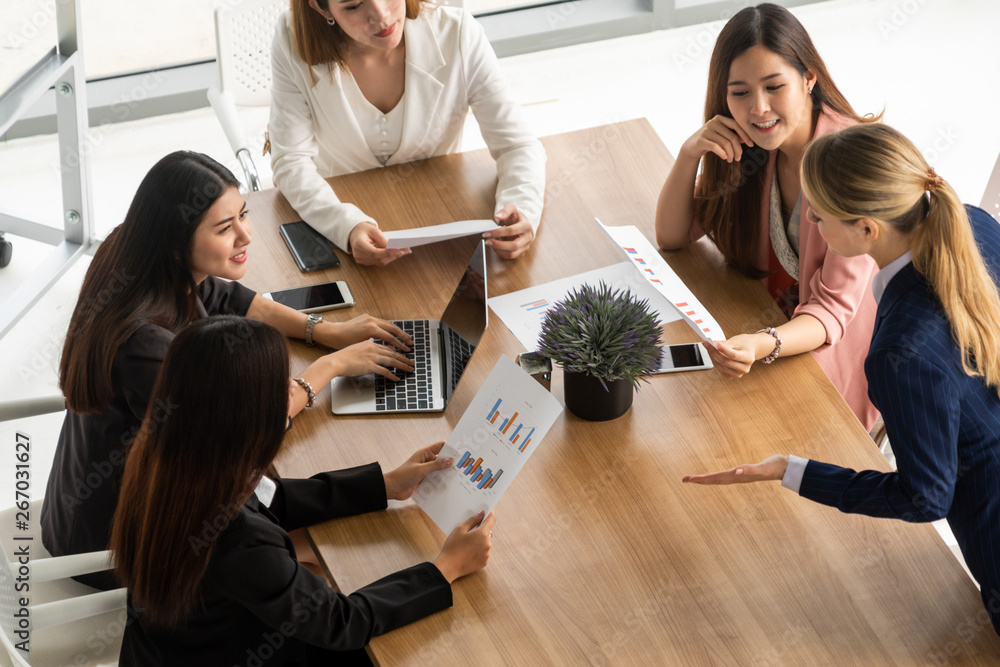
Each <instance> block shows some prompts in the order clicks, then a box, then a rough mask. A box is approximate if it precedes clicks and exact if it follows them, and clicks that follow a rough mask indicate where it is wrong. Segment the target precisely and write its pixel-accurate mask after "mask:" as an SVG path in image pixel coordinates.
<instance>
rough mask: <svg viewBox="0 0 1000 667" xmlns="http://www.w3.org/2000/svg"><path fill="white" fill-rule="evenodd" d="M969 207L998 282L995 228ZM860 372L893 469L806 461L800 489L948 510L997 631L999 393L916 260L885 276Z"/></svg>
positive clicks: (911, 512)
mask: <svg viewBox="0 0 1000 667" xmlns="http://www.w3.org/2000/svg"><path fill="white" fill-rule="evenodd" d="M966 208H967V210H968V213H969V219H970V221H971V223H972V229H973V233H974V234H975V237H976V241H977V243H978V245H979V249H980V252H981V253H982V255H983V258H984V260H985V261H986V265H987V267H988V268H989V270H990V273H991V274H992V276H993V279H994V282H997V283H998V284H1000V225H998V224H997V222H996V220H994V219H993V218H992V217H990V216H989V215H988V214H987V213H986V212H984V211H983V210H981V209H979V208H975V207H972V206H968V207H966ZM996 326H998V327H1000V322H997V323H996ZM865 374H866V375H867V376H868V394H869V396H870V398H871V400H872V403H874V404H875V406H876V407H877V408H878V409H879V410H880V411H881V412H882V416H883V418H884V419H885V425H886V431H887V432H888V434H889V439H890V441H891V442H892V449H893V452H894V453H895V455H896V462H897V465H898V472H896V473H888V474H887V473H882V472H876V471H873V470H868V471H862V472H855V471H853V470H848V469H846V468H841V467H838V466H833V465H829V464H826V463H819V462H817V461H810V462H809V463H808V465H807V466H806V471H805V475H804V477H803V479H802V486H801V487H800V489H799V493H800V494H801V495H803V496H805V497H806V498H809V499H811V500H815V501H816V502H820V503H823V504H824V505H831V506H833V507H837V508H838V509H840V510H841V511H843V512H853V513H858V514H866V515H869V516H875V517H889V518H895V519H902V520H904V521H935V520H937V519H940V518H943V517H946V518H947V519H948V523H949V525H950V526H951V529H952V530H953V531H954V533H955V538H956V539H957V540H958V544H959V547H960V548H961V549H962V554H963V555H964V556H965V561H966V563H967V564H968V566H969V569H970V570H971V571H972V574H973V575H974V576H975V577H976V579H977V581H979V584H980V586H981V587H982V593H983V602H984V604H986V608H987V610H988V611H989V613H990V618H991V619H992V621H993V627H994V629H996V631H997V632H998V633H1000V613H998V612H1000V398H998V396H997V392H996V391H995V390H993V389H989V388H988V387H987V386H986V385H985V384H984V383H983V382H982V381H981V380H980V379H979V378H974V377H969V376H968V375H966V374H965V373H964V372H963V371H962V359H961V355H960V352H959V349H958V346H957V345H956V344H955V342H954V340H953V338H952V335H951V329H950V326H949V324H948V320H947V318H946V317H945V314H944V310H943V309H942V307H941V303H940V301H938V299H937V298H936V297H935V296H934V292H933V290H932V289H931V287H930V285H929V284H928V283H927V281H926V280H925V279H924V278H923V276H921V275H920V274H919V273H918V272H917V271H916V269H914V267H913V264H912V263H911V264H908V265H906V266H905V267H904V268H903V269H902V270H901V271H900V272H899V273H897V274H896V275H895V276H894V277H893V278H892V280H890V281H889V284H888V286H887V287H886V290H885V293H884V294H883V296H882V300H881V301H880V302H879V305H878V315H877V317H876V321H875V330H874V332H873V334H872V344H871V348H870V350H869V352H868V357H867V359H866V360H865Z"/></svg>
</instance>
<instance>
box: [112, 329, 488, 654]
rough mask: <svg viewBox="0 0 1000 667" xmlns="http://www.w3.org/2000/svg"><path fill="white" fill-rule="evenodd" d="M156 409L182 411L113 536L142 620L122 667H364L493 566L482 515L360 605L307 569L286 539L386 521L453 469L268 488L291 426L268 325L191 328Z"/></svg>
mask: <svg viewBox="0 0 1000 667" xmlns="http://www.w3.org/2000/svg"><path fill="white" fill-rule="evenodd" d="M237 336H238V337H239V338H238V343H236V345H235V346H234V345H233V344H232V341H233V340H234V338H235V337H237ZM153 399H154V400H164V401H167V400H169V401H172V402H173V404H174V405H176V406H177V407H176V408H175V410H174V412H173V414H171V415H170V417H168V418H167V419H166V420H165V421H163V423H161V424H159V425H157V427H156V428H155V429H154V428H150V429H143V430H142V431H141V432H140V433H139V435H138V436H137V437H136V439H135V442H134V443H133V445H132V447H131V449H130V451H129V454H128V459H127V460H126V463H125V474H124V478H123V481H122V490H121V502H120V503H119V504H118V509H117V511H116V513H115V517H114V523H113V527H112V536H111V548H112V550H113V551H114V553H115V557H116V561H117V566H116V574H117V575H118V578H119V580H120V581H121V582H122V583H123V584H125V585H126V586H127V587H128V590H129V600H130V611H131V613H132V615H133V618H132V620H131V622H130V623H129V624H128V627H127V628H126V631H125V637H124V641H123V645H122V656H121V663H120V664H122V665H123V666H124V665H143V666H149V665H175V664H183V665H185V666H186V667H193V666H194V665H206V666H209V665H211V666H213V667H214V666H217V665H233V664H266V665H268V666H271V665H293V664H294V665H313V664H316V665H319V664H323V665H331V664H337V665H340V664H354V663H355V662H358V663H360V664H365V661H366V658H365V657H364V652H363V651H362V649H363V647H364V645H365V644H366V643H368V641H369V640H370V639H371V638H372V637H373V636H375V635H379V634H383V633H385V632H389V631H390V630H392V629H394V628H397V627H399V626H401V625H405V624H407V623H410V622H413V621H415V620H417V619H420V618H423V617H424V616H427V615H429V614H432V613H434V612H436V611H439V610H441V609H445V608H447V607H449V606H451V603H452V598H451V582H452V581H454V580H455V579H456V578H458V577H461V576H463V575H466V574H469V573H470V572H474V571H476V570H479V569H480V568H482V567H484V566H485V565H486V561H487V559H488V557H489V549H490V540H491V535H490V529H491V528H492V526H493V523H494V521H495V519H494V517H493V515H490V516H489V517H486V518H485V519H484V518H483V516H482V514H480V515H478V516H476V517H473V518H472V519H470V520H469V521H467V522H466V523H464V524H462V525H461V526H459V527H458V528H456V529H455V531H454V532H452V534H451V535H450V536H449V537H448V539H447V540H446V541H445V543H444V546H443V547H442V549H441V553H440V555H439V556H438V557H437V558H436V559H435V560H434V562H433V563H430V562H426V563H421V564H419V565H414V566H413V567H410V568H408V569H405V570H402V571H400V572H397V573H395V574H391V575H389V576H387V577H384V578H382V579H380V580H378V581H376V582H374V583H372V584H369V585H368V586H365V587H364V588H362V589H360V590H358V591H356V592H354V593H352V594H351V595H343V594H341V593H338V592H337V591H334V590H333V589H331V588H330V587H329V586H328V585H327V583H326V582H325V581H324V580H323V579H322V578H320V577H318V576H316V575H315V574H313V573H312V572H311V571H310V570H308V569H307V568H305V567H304V566H303V565H302V564H301V563H299V562H298V561H297V560H296V557H295V548H294V546H293V544H292V540H291V538H290V537H289V535H288V533H287V532H286V531H288V530H291V529H294V528H299V527H302V526H306V525H309V524H312V523H317V522H321V521H326V520H328V519H332V518H336V517H340V516H347V515H352V514H360V513H363V512H370V511H374V510H378V509H385V507H386V504H387V503H386V501H387V499H388V498H392V499H396V500H404V499H406V498H409V497H410V496H411V495H412V494H413V492H414V491H415V490H416V487H417V485H419V484H420V482H421V481H422V480H423V478H424V476H425V475H426V474H427V473H428V472H431V471H434V470H443V469H445V468H447V467H449V466H450V465H451V464H452V460H451V459H438V458H437V453H438V452H439V451H440V449H441V445H442V444H443V443H438V444H436V445H432V446H430V447H426V448H424V449H421V450H419V451H418V452H416V454H414V455H413V456H412V457H410V459H409V460H408V461H406V462H405V463H404V464H403V465H402V466H400V467H399V468H396V469H395V470H392V471H390V472H387V473H383V472H382V470H381V468H380V467H379V464H378V463H371V464H368V465H365V466H359V467H356V468H351V469H348V470H341V471H338V472H327V473H321V474H318V475H315V476H314V477H311V478H310V479H286V480H274V481H273V483H271V482H270V480H268V481H265V482H264V483H263V484H262V483H261V480H262V478H263V474H264V471H265V470H266V469H267V468H268V466H269V465H270V464H271V461H272V460H273V459H274V457H275V455H276V454H277V452H278V449H279V447H280V446H281V441H282V436H283V434H284V431H285V428H286V423H289V424H290V418H289V417H288V415H287V407H286V406H287V401H288V355H287V353H286V351H285V341H284V339H283V337H282V336H281V334H280V333H279V332H278V331H276V330H275V329H274V328H272V327H270V326H268V325H266V324H262V323H258V322H252V321H251V322H247V321H245V320H242V319H240V318H236V317H231V316H221V317H213V318H209V319H204V320H200V321H198V322H196V323H195V324H192V325H191V326H189V327H188V328H186V329H185V330H184V331H182V332H181V333H180V334H178V335H177V337H176V338H175V339H174V341H173V342H172V343H171V345H170V349H169V350H168V352H167V356H166V359H165V360H164V362H163V369H162V373H161V376H160V378H159V380H158V381H157V384H156V387H155V388H154V391H153Z"/></svg>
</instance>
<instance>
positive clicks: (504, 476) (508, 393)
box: [413, 356, 562, 533]
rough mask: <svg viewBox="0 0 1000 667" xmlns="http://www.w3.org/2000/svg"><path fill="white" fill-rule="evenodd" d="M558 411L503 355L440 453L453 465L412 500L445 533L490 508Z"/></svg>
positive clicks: (554, 402)
mask: <svg viewBox="0 0 1000 667" xmlns="http://www.w3.org/2000/svg"><path fill="white" fill-rule="evenodd" d="M560 412H562V406H561V405H559V401H557V400H556V399H555V398H553V396H552V394H550V393H549V392H547V391H545V388H544V387H542V385H540V384H538V383H537V382H535V381H534V380H533V379H532V378H531V376H530V375H528V374H527V373H525V372H524V371H523V370H521V369H520V368H519V367H518V366H517V365H516V364H515V363H514V362H513V361H511V360H510V359H508V358H507V357H504V356H501V357H500V359H498V360H497V363H496V366H494V367H493V370H492V371H491V372H490V375H489V377H488V378H486V382H485V383H483V385H482V387H480V389H479V391H478V392H477V393H476V396H475V397H474V398H473V399H472V402H471V403H469V406H468V407H467V408H466V409H465V413H464V414H463V415H462V418H461V419H460V420H459V421H458V424H457V425H456V426H455V428H454V429H453V430H452V432H451V436H449V438H448V441H447V442H446V443H445V444H444V447H442V448H441V451H440V452H439V453H438V456H439V457H447V458H453V459H454V461H453V462H452V464H451V467H450V468H448V469H445V470H441V471H437V472H432V473H429V474H428V475H427V477H425V478H424V481H423V482H422V483H421V484H420V486H419V487H418V488H417V491H416V492H415V493H414V494H413V499H414V500H415V501H416V502H417V504H418V505H420V507H422V508H423V510H424V511H425V512H427V515H428V516H429V517H430V518H431V519H433V520H434V523H436V524H437V525H438V526H439V527H440V528H441V530H442V531H444V532H445V533H450V532H451V531H452V530H453V529H454V528H455V526H457V525H458V524H460V523H461V522H463V521H465V520H466V519H468V518H469V517H471V516H474V515H475V514H476V513H477V512H479V511H485V512H489V511H490V510H492V509H493V506H494V505H495V504H496V503H497V501H498V500H499V499H500V497H501V496H502V495H503V494H504V492H505V491H506V490H507V489H509V488H510V485H511V483H512V482H513V481H514V479H515V478H516V477H517V475H518V473H519V472H520V471H521V468H522V467H524V465H525V463H526V462H527V461H528V459H529V458H531V456H532V455H533V454H534V453H535V451H536V450H537V449H538V447H539V445H541V443H542V440H543V439H544V438H545V434H546V433H547V432H548V430H549V429H550V428H551V427H552V424H553V423H554V422H555V420H556V419H557V418H558V417H559V414H560Z"/></svg>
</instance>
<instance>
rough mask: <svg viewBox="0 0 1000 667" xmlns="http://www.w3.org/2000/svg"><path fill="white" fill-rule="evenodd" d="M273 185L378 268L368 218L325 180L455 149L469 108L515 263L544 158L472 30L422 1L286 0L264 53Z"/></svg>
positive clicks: (541, 190) (380, 259) (527, 233)
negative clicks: (493, 171)
mask: <svg viewBox="0 0 1000 667" xmlns="http://www.w3.org/2000/svg"><path fill="white" fill-rule="evenodd" d="M271 61H272V69H273V83H272V89H271V91H272V103H271V118H270V123H269V128H270V139H271V152H272V157H271V162H272V167H273V172H274V182H275V184H276V185H277V186H278V188H279V189H280V190H281V192H282V193H283V194H284V195H285V197H286V198H287V199H288V201H289V203H291V205H292V207H294V208H295V210H296V211H297V212H298V213H299V215H301V216H302V218H303V219H305V220H306V221H307V222H309V224H310V225H312V226H313V227H315V228H316V229H318V230H319V231H320V232H322V233H323V234H324V235H326V236H327V237H329V238H330V239H331V240H332V241H333V242H334V243H336V244H337V245H338V246H339V247H340V248H342V249H344V250H345V251H348V252H350V253H352V254H353V255H354V258H355V260H356V261H358V262H359V263H361V264H387V263H388V262H391V261H392V260H394V259H397V258H398V257H400V256H402V255H405V254H407V253H408V252H409V250H387V249H386V247H385V246H386V240H385V237H384V236H383V235H382V233H381V232H380V231H379V228H378V225H377V223H376V221H375V220H374V219H372V218H371V216H369V215H367V214H365V213H364V212H363V211H361V209H359V208H358V207H357V206H354V205H353V204H349V203H345V202H342V201H340V199H339V198H338V197H337V195H336V194H335V193H334V191H333V190H332V188H330V186H329V185H328V184H327V183H326V181H324V180H323V179H324V178H328V177H330V176H336V175H338V174H345V173H350V172H355V171H362V170H365V169H372V168H375V167H380V166H388V165H392V164H398V163H400V162H407V161H409V160H418V159H423V158H428V157H431V156H434V155H442V154H445V153H451V152H455V151H456V150H458V146H459V143H460V140H461V137H462V128H463V126H464V123H465V118H466V116H467V114H468V111H469V108H470V107H471V109H472V112H473V114H475V117H476V121H477V122H478V123H479V127H480V130H481V131H482V134H483V138H484V139H485V140H486V144H487V146H489V150H490V154H491V155H492V156H493V159H495V160H496V162H497V175H498V180H499V183H498V185H497V190H496V209H495V210H496V211H497V213H496V214H495V217H496V219H497V221H498V222H499V223H500V224H501V225H504V226H505V227H506V229H504V230H503V231H502V232H499V231H498V232H487V233H486V234H484V236H485V237H486V238H487V239H488V240H487V245H490V246H491V247H493V249H494V250H495V251H496V253H497V254H498V255H500V256H501V257H505V258H514V257H518V256H519V255H521V254H523V253H524V251H525V250H526V249H527V248H528V245H529V244H530V243H531V241H532V239H533V238H534V235H535V232H536V230H537V229H538V222H539V220H540V218H541V214H542V204H543V199H544V194H545V150H544V149H543V148H542V145H541V143H540V142H539V141H538V139H537V138H536V137H535V136H534V135H532V134H531V132H529V131H528V129H527V127H526V123H525V121H524V118H523V114H522V112H521V109H520V107H519V106H518V104H517V103H516V102H515V101H514V100H513V98H512V97H511V95H510V92H509V89H508V86H507V82H506V80H505V79H504V78H503V76H502V74H501V72H500V68H499V66H498V64H497V59H496V55H495V54H494V53H493V49H492V48H491V47H490V44H489V42H488V41H487V39H486V35H485V34H484V33H483V29H482V27H481V26H480V25H479V24H478V23H477V22H476V21H475V20H474V19H473V18H472V17H471V16H470V15H469V14H467V13H466V12H464V11H463V10H460V9H453V8H447V7H439V6H435V5H430V4H428V3H425V2H421V1H420V0H334V1H332V2H331V1H330V0H292V3H291V11H290V12H287V13H286V14H285V15H284V16H282V17H281V19H279V20H278V24H277V28H276V31H275V36H274V44H273V48H272V56H271Z"/></svg>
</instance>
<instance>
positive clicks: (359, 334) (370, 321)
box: [313, 315, 413, 352]
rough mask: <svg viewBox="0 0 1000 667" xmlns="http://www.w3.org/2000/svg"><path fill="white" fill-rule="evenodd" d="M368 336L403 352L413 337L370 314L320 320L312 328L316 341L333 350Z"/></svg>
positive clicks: (358, 341)
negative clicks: (335, 319) (340, 320)
mask: <svg viewBox="0 0 1000 667" xmlns="http://www.w3.org/2000/svg"><path fill="white" fill-rule="evenodd" d="M369 338H377V339H379V340H382V341H385V342H386V343H388V344H390V345H392V346H393V347H395V348H396V349H397V350H402V351H403V352H409V351H410V346H411V345H413V339H412V338H410V336H409V335H408V334H407V333H406V332H405V331H403V330H402V329H400V328H399V327H397V326H396V325H395V324H393V323H392V322H389V321H387V320H381V319H379V318H377V317H372V316H371V315H359V316H358V317H355V318H353V319H350V320H347V321H346V322H320V323H319V324H318V325H317V326H316V328H315V329H314V330H313V339H314V340H315V341H316V342H318V343H321V344H323V345H326V346H327V347H331V348H333V349H335V350H339V349H342V348H345V347H347V346H348V345H353V344H354V343H360V342H362V341H366V340H368V339H369Z"/></svg>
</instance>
